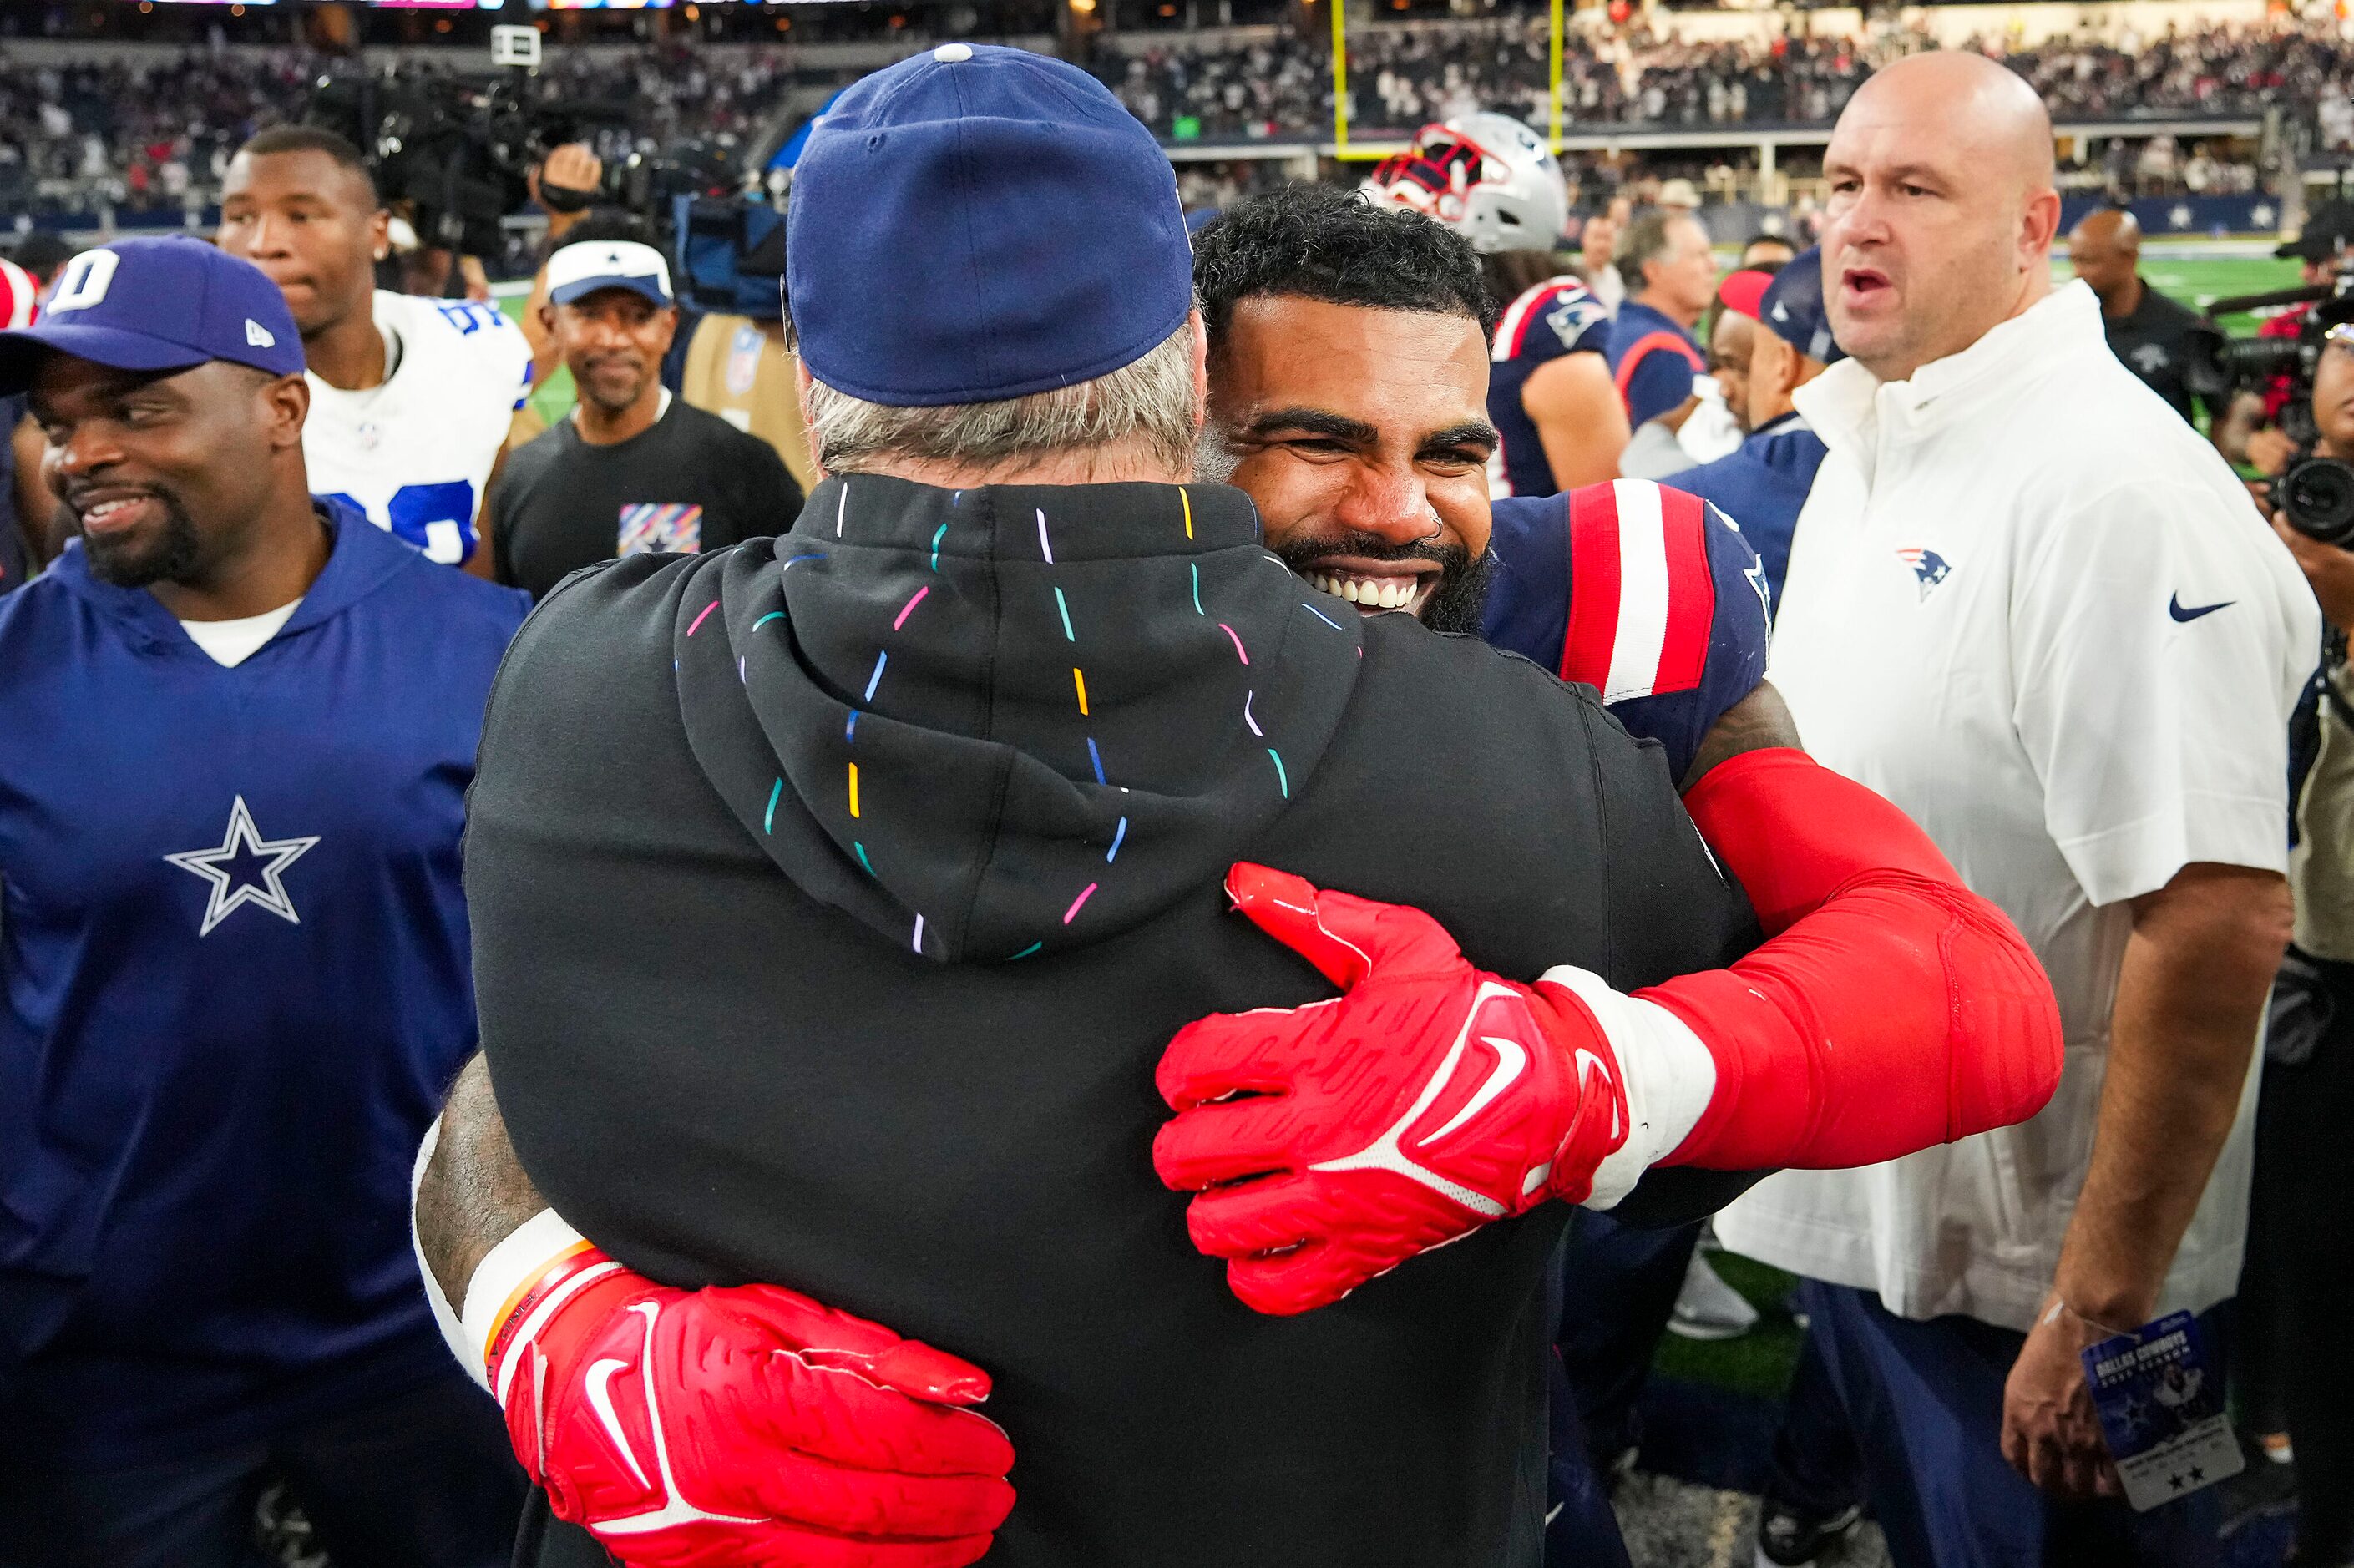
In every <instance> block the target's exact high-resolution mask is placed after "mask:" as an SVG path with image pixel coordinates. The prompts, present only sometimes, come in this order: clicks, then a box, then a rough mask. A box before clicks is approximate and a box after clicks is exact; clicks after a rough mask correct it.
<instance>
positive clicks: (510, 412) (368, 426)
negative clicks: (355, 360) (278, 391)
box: [302, 290, 531, 566]
mask: <svg viewBox="0 0 2354 1568" xmlns="http://www.w3.org/2000/svg"><path fill="white" fill-rule="evenodd" d="M376 325H377V326H378V327H379V328H381V329H382V330H383V331H384V332H385V333H386V334H387V337H388V338H389V340H390V341H391V342H392V343H393V344H398V364H396V365H395V366H393V371H392V374H391V375H390V376H387V378H386V379H385V381H384V384H383V385H382V386H379V387H369V388H368V389H367V390H366V391H363V392H345V391H340V390H338V389H337V388H335V387H330V386H328V385H327V384H326V383H325V382H323V381H322V380H320V379H319V378H318V377H317V376H311V377H310V382H311V418H310V419H309V421H308V422H307V423H305V424H304V425H303V427H302V460H303V461H304V462H305V463H306V464H307V465H308V466H309V468H310V471H311V489H312V490H313V492H315V493H318V494H321V495H328V496H333V497H334V498H336V499H338V500H340V501H343V502H345V503H346V504H348V505H350V506H351V507H352V508H353V509H354V510H355V511H357V512H359V513H361V514H364V515H365V516H366V518H367V520H368V521H369V522H371V523H373V524H376V526H377V527H379V528H386V529H389V530H391V531H392V532H393V533H395V534H397V535H399V536H400V537H401V538H403V539H405V540H407V541H408V543H409V544H411V545H414V546H417V547H418V548H419V549H420V550H422V551H424V552H425V554H426V555H427V556H429V557H430V558H432V559H433V560H436V561H440V562H442V563H444V564H445V565H450V566H455V565H457V564H458V563H459V562H461V561H463V560H465V559H467V558H468V557H469V556H472V555H473V553H474V551H475V549H476V547H477V546H478V545H479V543H480V537H479V535H477V533H476V531H475V526H474V520H475V517H476V515H477V514H479V513H480V511H481V510H482V492H483V489H484V487H485V486H486V484H487V483H488V482H489V480H490V477H491V468H492V465H493V464H494V463H496V462H497V461H498V456H499V449H500V448H501V447H503V446H504V445H505V444H506V439H507V427H508V426H509V425H510V424H511V423H512V422H513V421H514V413H515V410H516V409H518V408H522V407H523V405H524V399H525V397H527V396H528V395H529V394H530V391H531V345H530V344H528V343H526V342H525V340H524V335H523V333H522V331H521V329H519V328H518V327H516V326H515V324H514V323H513V322H510V321H509V320H507V318H506V317H505V315H504V314H503V313H501V312H500V310H499V308H498V307H497V306H496V305H489V304H482V303H478V302H474V301H472V300H428V299H420V298H419V297H417V296H415V295H412V294H394V293H387V292H386V291H383V290H378V291H376Z"/></svg>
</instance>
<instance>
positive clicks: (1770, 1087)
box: [1636, 750, 2062, 1170]
mask: <svg viewBox="0 0 2354 1568" xmlns="http://www.w3.org/2000/svg"><path fill="white" fill-rule="evenodd" d="M1685 803H1686V806H1687V807H1688V809H1689V810H1691V815H1692V820H1693V821H1694V822H1696V823H1697V824H1698V825H1699V827H1700V829H1701V832H1702V836H1704V837H1705V838H1706V839H1707V840H1708V842H1709V843H1710V845H1711V846H1712V848H1713V849H1714V850H1715V851H1716V853H1717V854H1718V856H1719V858H1720V859H1722V860H1723V863H1725V864H1726V866H1727V867H1728V868H1729V869H1731V870H1732V872H1733V873H1734V875H1735V876H1737V877H1738V878H1739V879H1740V880H1741V883H1742V885H1743V887H1744V889H1746V890H1747V892H1748V893H1749V895H1750V899H1751V902H1752V903H1753V904H1754V905H1755V906H1756V908H1757V912H1758V917H1759V919H1760V920H1761V921H1762V922H1763V923H1764V925H1765V930H1766V931H1767V932H1768V933H1769V935H1770V936H1771V937H1772V939H1771V940H1769V941H1768V942H1766V943H1765V946H1763V947H1761V948H1758V949H1757V950H1756V951H1755V952H1754V953H1751V954H1750V955H1749V956H1748V957H1746V958H1744V959H1741V960H1739V961H1738V962H1736V963H1734V965H1733V966H1732V967H1731V968H1730V969H1717V970H1712V971H1710V972H1708V973H1706V974H1697V975H1686V976H1682V977H1680V978H1679V979H1676V980H1670V981H1668V982H1667V983H1666V984H1664V985H1659V986H1654V987H1651V988H1649V989H1648V990H1645V991H1639V992H1637V993H1636V994H1637V995H1638V997H1640V998H1641V999H1642V1000H1644V1001H1651V1002H1655V1003H1657V1004H1659V1006H1661V1007H1664V1008H1666V1009H1668V1010H1669V1011H1670V1012H1674V1013H1675V1014H1676V1015H1677V1016H1678V1017H1680V1018H1681V1019H1682V1020H1683V1021H1684V1022H1686V1023H1688V1024H1690V1025H1691V1028H1692V1031H1693V1033H1695V1034H1697V1035H1698V1036H1699V1037H1700V1038H1701V1039H1702V1041H1704V1042H1706V1043H1707V1044H1708V1047H1709V1051H1710V1054H1711V1055H1712V1056H1713V1057H1714V1059H1715V1064H1716V1070H1717V1086H1716V1092H1715V1093H1714V1094H1713V1095H1712V1097H1711V1098H1710V1101H1709V1105H1708V1108H1707V1110H1706V1111H1705V1112H1704V1113H1702V1117H1701V1118H1700V1120H1699V1122H1698V1123H1697V1124H1696V1125H1695V1126H1694V1127H1693V1128H1692V1130H1691V1133H1690V1135H1689V1136H1687V1137H1686V1138H1685V1139H1684V1140H1683V1141H1682V1142H1681V1144H1679V1145H1678V1146H1677V1148H1676V1150H1675V1151H1674V1152H1673V1153H1672V1154H1671V1155H1670V1157H1669V1162H1670V1163H1673V1164H1678V1165H1702V1166H1711V1167H1715V1168H1718V1169H1723V1170H1745V1169H1753V1168H1755V1167H1758V1166H1790V1167H1798V1168H1810V1169H1831V1168H1838V1167H1844V1166H1852V1165H1866V1164H1872V1163H1875V1162H1877V1161H1879V1160H1893V1159H1895V1158H1897V1157H1899V1156H1901V1155H1904V1154H1910V1153H1912V1152H1914V1150H1921V1149H1925V1148H1927V1147H1929V1146H1931V1145H1933V1144H1936V1143H1942V1142H1948V1141H1951V1140H1952V1139H1957V1138H1967V1137H1968V1136H1969V1135H1971V1134H1973V1133H1978V1132H1985V1131H1988V1130H1990V1129H1991V1128H1998V1127H2007V1126H2009V1125H2010V1124H2011V1123H2013V1122H2018V1121H2023V1120H2025V1119H2026V1118H2029V1117H2031V1116H2033V1115H2034V1114H2035V1113H2036V1112H2037V1111H2038V1110H2041V1108H2042V1107H2043V1105H2044V1103H2045V1102H2046V1101H2047V1100H2049V1099H2050V1098H2051V1097H2052V1090H2053V1089H2055V1088H2056V1087H2057V1086H2059V1082H2060V1066H2061V1058H2062V1052H2061V1033H2060V1014H2059V1004H2058V1002H2057V1001H2056V1000H2055V999H2054V998H2053V996H2052V984H2051V981H2050V980H2048V979H2047V978H2046V977H2045V975H2044V973H2043V969H2042V966H2041V964H2040V963H2038V962H2037V960H2036V958H2035V955H2034V953H2033V952H2032V951H2031V950H2030V949H2029V948H2028V946H2027V941H2026V938H2024V937H2022V936H2020V932H2019V929H2018V927H2015V926H2013V925H2012V924H2011V922H2010V920H2009V917H2008V916H2005V915H2004V914H2003V913H2002V912H2001V911H2000V910H1999V909H1998V908H1996V907H1995V906H1993V905H1992V904H1990V903H1988V901H1987V900H1986V899H1984V898H1981V897H1979V896H1978V895H1976V894H1974V893H1972V892H1970V891H1969V890H1968V889H1967V888H1966V887H1964V886H1963V885H1962V884H1961V879H1960V877H1959V876H1958V875H1957V874H1956V873H1955V871H1954V869H1953V867H1952V866H1951V865H1950V864H1948V863H1946V858H1945V857H1944V856H1943V855H1942V854H1940V853H1938V852H1937V849H1936V846H1935V844H1933V843H1931V842H1929V839H1928V836H1927V835H1926V834H1925V833H1923V832H1922V831H1921V830H1920V829H1919V828H1918V827H1916V826H1915V825H1914V823H1913V821H1911V820H1910V819H1909V818H1907V817H1906V816H1905V815H1904V814H1903V812H1902V811H1900V810H1897V809H1896V808H1895V807H1894V806H1892V805H1890V804H1889V803H1888V802H1887V801H1886V800H1882V799H1881V798H1880V797H1879V796H1878V795H1875V794H1873V793H1872V791H1871V790H1870V789H1865V788H1864V787H1863V786H1862V785H1861V784H1857V783H1855V782H1853V781H1851V780H1850V779H1844V778H1841V777H1840V775H1838V774H1836V773H1833V772H1832V771H1830V770H1829V768H1824V767H1822V766H1820V765H1819V764H1818V763H1816V762H1815V761H1814V760H1813V759H1812V758H1808V756H1807V755H1806V754H1805V753H1803V752H1798V751H1790V750H1772V751H1758V752H1751V753H1748V754H1747V755H1744V756H1742V757H1738V758H1734V759H1732V760H1731V761H1729V762H1726V763H1724V764H1723V765H1722V766H1720V767H1718V768H1715V769H1713V770H1712V771H1711V772H1710V773H1709V775H1708V776H1707V778H1705V779H1702V781H1701V783H1700V784H1699V785H1698V786H1697V787H1696V788H1695V789H1692V791H1691V793H1690V794H1689V795H1688V796H1687V797H1686V800H1685ZM1802 916H1803V919H1802V918H1801V917H1802Z"/></svg>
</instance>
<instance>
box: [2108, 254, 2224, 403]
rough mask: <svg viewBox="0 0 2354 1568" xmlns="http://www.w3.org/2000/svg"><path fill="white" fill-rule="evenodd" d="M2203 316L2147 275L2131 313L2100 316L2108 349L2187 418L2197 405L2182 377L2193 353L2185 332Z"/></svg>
mask: <svg viewBox="0 0 2354 1568" xmlns="http://www.w3.org/2000/svg"><path fill="white" fill-rule="evenodd" d="M2199 323H2200V315H2199V313H2197V312H2196V311H2193V310H2191V309H2190V308H2189V307H2188V306H2186V305H2179V304H2177V303H2176V302H2174V301H2172V300H2169V299H2168V298H2167V297H2166V296H2165V295H2164V294H2161V293H2159V292H2158V291H2157V290H2156V289H2153V288H2151V287H2150V286H2149V282H2148V281H2147V279H2145V280H2144V281H2143V282H2142V286H2141V303H2139V304H2137V305H2136V306H2135V307H2134V309H2133V313H2132V314H2131V315H2127V316H2110V315H2106V314H2104V315H2103V316H2102V317H2101V326H2102V328H2103V330H2104V331H2105V332H2106V333H2107V334H2108V336H2109V351H2110V352H2111V353H2113V354H2115V355H2116V356H2117V357H2118V358H2119V359H2122V360H2124V361H2125V363H2126V369H2128V370H2130V371H2132V372H2133V373H2134V374H2135V375H2136V376H2140V377H2141V378H2142V380H2143V381H2144V382H2145V383H2147V385H2148V387H2149V389H2150V390H2151V391H2153V392H2155V393H2157V394H2158V396H2159V397H2163V398H2165V399H2166V400H2167V401H2168V403H2170V404H2172V405H2173V406H2174V411H2175V412H2176V413H2178V414H2179V415H2181V416H2182V417H2183V418H2186V419H2188V418H2192V416H2193V413H2194V409H2193V408H2192V406H2191V397H2192V394H2191V391H2190V387H2189V386H2188V385H2186V384H2185V383H2184V381H2183V379H2182V369H2183V366H2184V365H2185V364H2187V363H2188V362H2189V360H2190V354H2189V352H2188V351H2187V350H2186V349H2185V348H2184V347H2183V343H2182V336H2183V334H2185V333H2186V332H2188V331H2190V328H2192V327H2194V326H2196V325H2198V324H2199Z"/></svg>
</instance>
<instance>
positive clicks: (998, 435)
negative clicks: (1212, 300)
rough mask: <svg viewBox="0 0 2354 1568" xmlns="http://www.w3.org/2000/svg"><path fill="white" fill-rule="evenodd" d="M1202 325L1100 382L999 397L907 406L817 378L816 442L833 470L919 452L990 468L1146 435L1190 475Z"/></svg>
mask: <svg viewBox="0 0 2354 1568" xmlns="http://www.w3.org/2000/svg"><path fill="white" fill-rule="evenodd" d="M1195 417H1196V410H1195V408H1194V405H1193V323H1192V322H1191V321H1190V320H1189V321H1187V322H1186V323H1185V324H1184V325H1183V326H1181V327H1179V328H1178V329H1177V330H1176V332H1174V333H1172V334H1171V335H1170V336H1168V337H1167V338H1165V339H1163V340H1162V341H1161V344H1159V345H1158V346H1157V347H1155V348H1153V349H1152V350H1151V351H1150V352H1149V353H1147V354H1146V355H1144V356H1143V357H1142V358H1140V359H1137V360H1132V361H1130V362H1129V364H1127V365H1123V366H1120V367H1119V369H1118V370H1114V371H1111V372H1109V373H1108V374H1106V375H1103V376H1097V377H1096V378H1095V379H1094V380H1092V381H1081V382H1076V383H1075V384H1073V385H1071V386H1069V387H1055V388H1054V389H1053V390H1052V391H1047V392H1033V393H1031V394H1029V395H1028V396H1027V397H1008V398H1005V399H1002V401H999V402H993V403H949V404H943V405H940V406H938V407H936V408H896V407H894V406H892V405H890V404H886V403H869V402H867V401H866V400H865V399H864V398H860V397H852V396H850V395H849V394H848V393H846V392H840V391H836V390H835V389H834V388H832V387H828V386H827V385H826V384H825V383H824V382H822V381H819V380H817V379H815V378H814V377H812V378H811V382H810V389H809V420H810V444H811V447H812V448H813V449H814V450H815V453H816V457H817V461H818V465H819V466H820V467H822V468H823V469H824V470H825V471H827V472H828V473H860V472H865V471H870V470H871V469H872V468H873V467H874V466H875V463H876V462H877V461H878V460H882V459H886V458H895V457H896V458H902V459H905V458H915V459H920V460H924V461H933V462H953V463H964V464H980V465H986V464H991V463H996V462H1002V461H1005V460H1007V459H1009V458H1018V457H1030V456H1034V455H1043V454H1045V453H1051V452H1067V451H1073V450H1083V449H1086V448H1088V447H1109V446H1117V445H1119V444H1121V443H1122V442H1126V441H1131V440H1135V441H1141V442H1143V443H1144V445H1145V446H1146V447H1147V448H1148V449H1149V450H1150V451H1151V452H1152V453H1153V455H1154V456H1156V457H1159V458H1161V459H1164V460H1165V461H1167V462H1168V464H1169V467H1170V469H1171V471H1172V472H1178V473H1182V472H1184V471H1186V467H1187V465H1188V464H1189V463H1190V462H1191V461H1193V442H1194V437H1195V424H1194V420H1195Z"/></svg>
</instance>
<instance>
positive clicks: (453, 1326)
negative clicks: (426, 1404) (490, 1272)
mask: <svg viewBox="0 0 2354 1568" xmlns="http://www.w3.org/2000/svg"><path fill="white" fill-rule="evenodd" d="M440 1142H441V1118H440V1117H438V1116H437V1117H435V1118H433V1120H432V1122H431V1123H430V1124H429V1126H428V1127H427V1128H426V1129H425V1141H424V1142H423V1143H421V1144H419V1145H418V1148H417V1163H416V1164H414V1165H412V1166H410V1167H409V1168H408V1249H409V1251H411V1252H413V1253H415V1254H416V1255H417V1272H418V1275H419V1277H420V1278H422V1279H423V1280H424V1281H425V1301H426V1304H427V1305H428V1306H429V1307H431V1308H433V1326H434V1327H435V1328H437V1329H439V1330H441V1342H442V1343H443V1344H445V1345H447V1346H449V1347H450V1353H451V1355H453V1356H455V1357H457V1358H458V1364H459V1365H460V1366H461V1367H464V1368H465V1369H466V1375H467V1376H469V1377H471V1378H472V1379H473V1380H474V1381H475V1382H476V1383H481V1382H482V1361H481V1358H479V1357H477V1356H475V1355H473V1354H472V1353H471V1352H470V1351H468V1349H467V1346H466V1331H465V1330H463V1329H462V1328H461V1327H459V1325H458V1309H457V1308H454V1307H452V1306H451V1305H450V1298H449V1297H448V1296H447V1295H446V1294H444V1293H443V1291H442V1289H441V1282H440V1280H439V1279H436V1278H435V1277H433V1266H432V1265H431V1264H429V1263H428V1262H427V1261H426V1260H425V1242H424V1240H423V1238H421V1237H420V1236H419V1235H418V1234H417V1190H418V1188H419V1187H420V1186H422V1185H424V1182H425V1167H426V1166H427V1165H429V1164H430V1163H431V1162H432V1160H433V1150H435V1149H436V1148H438V1147H440Z"/></svg>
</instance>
